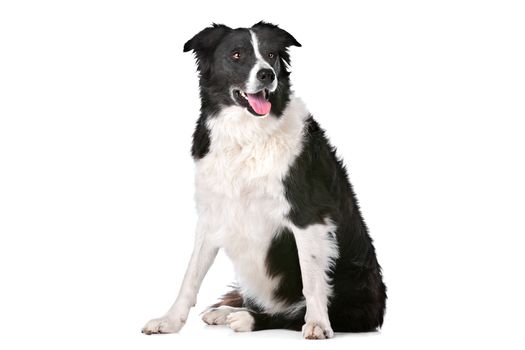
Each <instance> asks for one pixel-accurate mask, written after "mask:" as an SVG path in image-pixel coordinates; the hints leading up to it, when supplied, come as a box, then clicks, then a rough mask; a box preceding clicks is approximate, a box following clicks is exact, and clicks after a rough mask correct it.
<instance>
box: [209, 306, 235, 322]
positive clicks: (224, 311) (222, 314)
mask: <svg viewBox="0 0 525 350" xmlns="http://www.w3.org/2000/svg"><path fill="white" fill-rule="evenodd" d="M234 310H235V309H234V308H231V307H229V306H220V307H218V308H213V309H209V310H208V311H206V312H205V313H204V315H202V320H203V321H204V322H205V323H206V324H209V325H225V324H226V317H227V316H228V315H229V314H231V313H232V312H234Z"/></svg>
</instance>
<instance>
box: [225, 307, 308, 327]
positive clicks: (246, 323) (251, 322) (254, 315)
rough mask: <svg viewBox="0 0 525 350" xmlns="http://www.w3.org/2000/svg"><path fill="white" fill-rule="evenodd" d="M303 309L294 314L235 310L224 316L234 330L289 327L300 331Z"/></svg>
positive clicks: (302, 321)
mask: <svg viewBox="0 0 525 350" xmlns="http://www.w3.org/2000/svg"><path fill="white" fill-rule="evenodd" d="M305 311H306V310H305V309H303V310H301V312H298V313H295V314H294V315H289V314H266V313H260V312H255V311H249V310H242V311H237V312H233V313H231V314H229V315H228V316H227V317H226V322H227V324H228V326H229V327H230V328H231V329H233V330H234V331H236V332H249V331H262V330H265V329H291V330H295V331H300V330H301V327H302V325H303V324H304V314H305Z"/></svg>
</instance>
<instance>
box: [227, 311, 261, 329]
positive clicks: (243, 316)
mask: <svg viewBox="0 0 525 350" xmlns="http://www.w3.org/2000/svg"><path fill="white" fill-rule="evenodd" d="M226 323H227V324H228V326H229V327H230V328H231V329H233V330H234V331H235V332H251V331H252V330H253V325H254V323H255V320H254V319H253V316H252V315H250V313H249V312H248V311H237V312H233V313H231V314H229V315H228V316H226Z"/></svg>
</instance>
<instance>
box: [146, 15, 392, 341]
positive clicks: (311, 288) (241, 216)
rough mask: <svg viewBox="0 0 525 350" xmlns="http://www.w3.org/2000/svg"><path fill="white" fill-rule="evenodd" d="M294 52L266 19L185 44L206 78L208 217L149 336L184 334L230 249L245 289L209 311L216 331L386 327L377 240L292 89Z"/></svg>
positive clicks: (200, 194) (326, 331)
mask: <svg viewBox="0 0 525 350" xmlns="http://www.w3.org/2000/svg"><path fill="white" fill-rule="evenodd" d="M291 46H297V47H300V46H301V44H299V42H298V41H297V40H296V39H295V38H294V37H293V36H292V35H291V34H290V33H288V32H287V31H285V30H283V29H282V28H280V27H278V26H276V25H274V24H271V23H266V22H259V23H257V24H255V25H253V26H252V27H250V28H237V29H232V28H230V27H227V26H225V25H219V24H213V25H212V26H210V27H207V28H205V29H204V30H202V31H201V32H199V33H198V34H196V35H195V36H194V37H193V38H192V39H190V40H189V41H188V42H186V44H185V45H184V52H188V51H193V53H194V55H195V58H196V61H197V70H198V72H199V85H200V97H201V114H200V118H199V119H198V121H197V123H196V128H195V131H194V134H193V144H192V149H191V154H192V156H193V158H194V160H195V168H196V181H195V183H196V196H195V197H196V203H197V212H198V217H199V219H198V223H197V228H196V234H195V245H194V249H193V253H192V255H191V259H190V262H189V265H188V268H187V271H186V274H185V276H184V279H183V282H182V286H181V289H180V292H179V295H178V297H177V299H176V301H175V302H174V304H173V306H172V307H171V308H170V309H169V311H168V312H167V313H166V314H165V315H164V316H163V317H161V318H157V319H153V320H151V321H149V322H148V323H147V324H146V325H145V326H144V328H143V329H142V332H143V333H145V334H155V333H174V332H178V331H179V330H180V329H181V327H182V326H183V325H184V323H185V322H186V319H187V316H188V313H189V311H190V308H191V307H192V306H194V305H195V303H196V296H197V293H198V290H199V288H200V285H201V282H202V280H203V278H204V276H205V274H206V273H207V271H208V269H209V268H210V266H211V265H212V263H213V261H214V258H215V256H216V254H217V252H218V250H219V249H220V248H222V249H224V251H225V252H226V254H227V255H228V256H229V258H230V259H231V260H232V262H233V265H234V269H235V272H236V275H237V285H236V286H235V287H234V288H233V290H231V291H230V292H228V293H226V294H225V295H224V296H223V297H222V298H221V299H220V301H219V302H218V303H217V304H215V305H213V306H212V307H210V308H209V309H208V310H207V311H205V313H204V314H203V317H202V318H203V320H204V322H206V323H207V324H210V325H228V326H229V327H230V328H232V329H233V330H234V331H237V332H248V331H257V330H264V329H291V330H297V331H300V330H302V335H303V337H304V338H306V339H326V338H331V337H333V335H334V331H335V332H369V331H375V330H377V329H378V328H379V327H381V326H382V324H383V317H384V313H385V303H386V287H385V284H384V283H383V277H382V272H381V267H380V265H379V264H378V261H377V258H376V254H375V249H374V246H373V244H372V239H371V238H370V236H369V233H368V229H367V226H366V225H365V222H364V221H363V218H362V215H361V212H360V209H359V206H358V203H357V200H356V197H355V194H354V191H353V189H352V186H351V184H350V182H349V180H348V176H347V172H346V169H345V167H344V165H343V163H342V161H341V160H340V158H338V156H337V155H336V151H335V148H334V147H332V146H331V145H330V143H329V141H328V140H327V137H326V136H325V133H324V130H323V129H322V128H321V127H320V126H319V124H318V123H317V122H316V120H315V119H314V118H313V117H312V115H311V114H310V113H309V112H308V110H307V109H306V107H305V105H304V103H303V102H302V101H301V100H300V99H299V98H297V97H295V96H294V94H293V92H292V90H291V85H290V79H289V75H290V71H289V69H290V56H289V52H288V48H289V47H291Z"/></svg>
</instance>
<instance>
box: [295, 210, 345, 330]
mask: <svg viewBox="0 0 525 350" xmlns="http://www.w3.org/2000/svg"><path fill="white" fill-rule="evenodd" d="M335 230H336V227H335V226H334V225H333V224H332V222H331V221H330V220H326V222H325V223H323V224H315V225H310V226H308V227H306V228H304V229H302V228H298V227H296V226H292V232H293V233H294V238H295V242H296V244H297V251H298V253H299V264H300V266H301V276H302V280H303V295H304V297H305V300H306V315H305V321H306V325H305V327H306V328H304V329H303V335H304V337H305V338H308V339H320V338H318V337H317V335H316V334H315V333H316V332H315V327H320V328H321V329H322V331H323V334H324V335H325V336H326V337H327V338H330V337H331V336H332V335H333V331H332V329H331V327H330V319H329V318H328V298H329V297H330V295H331V293H332V288H331V285H330V281H329V279H328V276H327V274H326V271H328V270H329V269H330V268H331V267H332V266H333V264H334V263H335V260H336V259H337V257H338V255H339V249H338V247H337V241H336V239H335V237H334V236H333V235H334V232H335ZM308 325H310V326H309V327H307V326H308Z"/></svg>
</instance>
